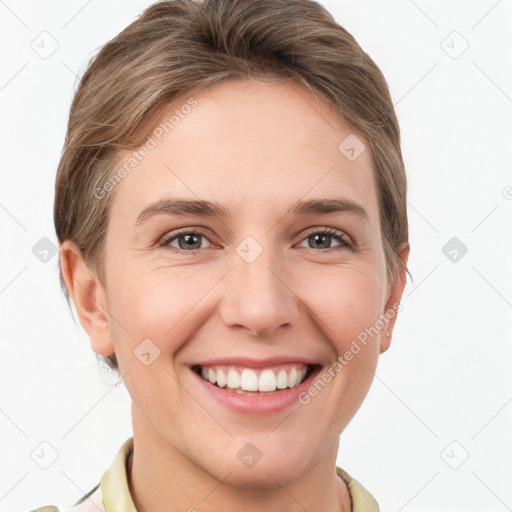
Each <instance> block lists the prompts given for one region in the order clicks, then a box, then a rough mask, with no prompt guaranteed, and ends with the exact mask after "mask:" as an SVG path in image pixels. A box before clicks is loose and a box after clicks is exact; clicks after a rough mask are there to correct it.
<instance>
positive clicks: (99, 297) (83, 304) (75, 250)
mask: <svg viewBox="0 0 512 512" xmlns="http://www.w3.org/2000/svg"><path fill="white" fill-rule="evenodd" d="M59 258H60V266H61V270H62V277H63V278H64V282H65V283H66V287H67V289H68V292H69V294H70V296H71V298H72V300H73V303H74V305H75V309H76V312H77V314H78V318H79V320H80V324H81V325H82V327H83V328H84V329H85V331H86V332H87V334H88V335H89V339H90V340H91V347H92V349H93V350H94V352H96V353H97V354H99V355H102V356H110V355H112V354H113V353H114V345H113V343H112V337H111V334H110V325H109V320H108V309H107V303H106V296H105V290H104V288H103V286H102V285H101V283H100V282H99V280H98V278H97V276H96V274H95V273H94V272H93V271H92V270H91V269H90V268H89V266H88V265H87V263H86V262H85V259H84V257H83V254H82V251H81V250H80V248H79V247H78V246H77V245H76V244H75V243H74V242H71V241H70V240H66V241H65V242H63V243H62V244H60V246H59Z"/></svg>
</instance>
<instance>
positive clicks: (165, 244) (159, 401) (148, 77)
mask: <svg viewBox="0 0 512 512" xmlns="http://www.w3.org/2000/svg"><path fill="white" fill-rule="evenodd" d="M54 218H55V225H56V231H57V235H58V238H59V242H60V248H59V255H60V263H61V278H62V282H63V284H64V286H65V290H66V292H67V293H68V297H69V298H71V299H72V300H73V303H74V305H75V307H76V311H77V314H78V316H79V319H80V322H81V324H82V326H83V327H84V329H85V330H86V331H87V333H88V335H89V338H90V341H91V347H92V349H93V350H94V351H95V352H96V354H98V355H99V356H101V357H102V358H104V360H105V361H106V362H107V364H108V365H109V366H110V367H111V368H112V369H113V370H114V371H115V372H118V373H119V374H120V375H121V376H122V378H123V381H124V383H125V385H126V387H127V390H128V392H129V393H130V396H131V399H132V423H133V438H130V439H128V440H127V441H126V442H125V443H124V444H123V446H122V447H121V448H120V450H119V452H118V454H117V456H116V458H115V460H114V461H113V463H112V466H111V467H110V468H109V469H108V470H107V471H106V472H105V473H104V475H103V477H102V478H101V481H100V482H99V483H98V485H97V486H96V487H95V488H94V489H92V490H91V491H90V492H89V493H88V494H87V495H86V496H84V497H83V498H82V499H81V500H80V501H79V502H78V503H77V504H75V506H74V507H73V508H72V510H73V511H89V510H91V511H92V510H98V509H99V510H104V511H106V512H117V511H121V510H122V511H124V512H127V511H137V512H148V511H151V512H159V511H164V510H166V511H168V510H188V511H195V510H197V511H200V512H204V511H213V510H224V511H231V510H251V511H263V510H265V511H268V510H272V511H273V510H275V511H290V512H292V511H298V510H310V511H312V510H325V511H332V512H335V511H336V512H338V511H343V512H348V511H354V512H362V511H378V510H379V508H378V505H377V502H376V500H375V499H374V497H373V496H372V495H371V493H370V492H369V491H368V490H366V489H365V488H364V487H363V485H362V484H360V483H359V482H358V481H357V480H355V479H354V478H352V477H351V476H350V475H349V474H348V473H347V472H346V471H344V470H343V469H341V468H339V467H336V456H337V449H338V443H339V436H340V434H341V432H342V431H343V430H344V428H345V427H346V425H347V424H348V422H349V421H350V420H351V419H352V417H353V416H354V414H355V413H356V411H357V410H358V408H359V407H360V405H361V403H362V401H363V400H364V397H365V396H366V394H367V392H368V389H369V387H370V384H371V381H372V378H373V375H374V373H373V372H374V370H375V368H376V365H377V361H378V356H379V354H381V353H383V352H384V351H385V350H387V348H388V347H389V344H390V340H391V334H392V330H393V327H394V324H395V321H396V313H397V311H398V309H399V303H400V298H401V295H402V292H403V289H404V286H405V282H406V272H407V268H406V265H407V259H408V254H409V244H408V227H407V212H406V178H405V171H404V165H403V161H402V156H401V150H400V135H399V126H398V122H397V119H396V116H395V113H394V109H393V104H392V101H391V99H390V95H389V91H388V88H387V85H386V82H385V79H384V77H383V76H382V74H381V72H380V71H379V69H378V68H377V66H376V65H375V63H374V62H373V61H372V60H371V59H370V57H369V56H368V55H367V54H366V53H364V52H363V50H362V49H361V48H360V47H359V45H358V44H357V42H356V41H355V40H354V39H353V37H352V36H351V35H350V34H348V33H347V31H346V30H344V29H343V28H342V27H340V26H339V25H338V24H337V23H336V22H335V21H334V19H333V18H332V17H331V16H330V14H329V13H328V12H327V11H326V10H325V9H324V8H323V7H321V6H320V5H318V4H316V3H314V2H312V1H310V0H286V1H285V0H282V1H281V0H206V1H204V2H194V1H191V0H169V1H165V2H160V3H156V4H154V5H153V6H151V7H150V8H148V9H147V10H146V11H145V12H144V13H143V14H142V16H141V17H140V18H139V19H138V20H136V21H135V22H134V23H132V24H131V25H130V26H129V27H127V28H126V29H125V30H124V31H123V32H121V33H120V34H119V35H118V36H117V37H115V38H114V39H113V40H112V41H110V42H109V43H108V44H107V45H105V46H104V47H103V48H102V50H101V51H100V52H99V54H98V56H97V57H96V58H95V59H94V60H93V62H92V63H91V64H90V66H89V68H88V70H87V71H86V73H85V75H84V77H83V78H82V81H81V83H80V86H79V88H78V90H77V93H76V96H75V99H74V102H73V105H72V107H71V114H70V118H69V126H68V132H67V138H66V141H65V147H64V151H63V154H62V158H61V162H60V165H59V169H58V175H57V182H56V197H55V211H54ZM43 509H45V510H51V508H48V507H47V508H44V507H43ZM43 509H39V510H43Z"/></svg>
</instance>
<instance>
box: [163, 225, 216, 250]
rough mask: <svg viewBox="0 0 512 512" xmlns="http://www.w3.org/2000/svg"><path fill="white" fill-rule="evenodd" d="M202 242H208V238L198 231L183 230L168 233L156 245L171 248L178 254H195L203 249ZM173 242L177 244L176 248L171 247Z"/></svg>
mask: <svg viewBox="0 0 512 512" xmlns="http://www.w3.org/2000/svg"><path fill="white" fill-rule="evenodd" d="M202 240H208V238H206V235H205V234H204V233H203V232H202V231H201V230H200V229H195V230H190V229H186V230H185V229H184V230H182V231H173V232H172V233H169V235H167V236H165V237H164V238H163V239H162V240H161V241H160V242H159V243H158V245H160V246H168V247H172V248H173V249H175V250H176V252H178V253H180V254H195V253H196V252H197V251H199V250H201V249H204V248H205V247H203V246H202V243H201V242H202ZM175 242H177V244H178V247H176V246H175V245H173V244H174V243H175Z"/></svg>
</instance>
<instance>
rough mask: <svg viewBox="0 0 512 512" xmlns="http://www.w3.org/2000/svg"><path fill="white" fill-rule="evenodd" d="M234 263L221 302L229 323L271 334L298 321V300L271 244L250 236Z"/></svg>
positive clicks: (228, 324) (263, 333)
mask: <svg viewBox="0 0 512 512" xmlns="http://www.w3.org/2000/svg"><path fill="white" fill-rule="evenodd" d="M230 263H231V266H232V268H233V270H232V271H231V272H230V276H229V279H228V283H227V284H226V285H227V286H228V288H229V289H228V290H227V291H226V294H225V295H224V297H223V301H222V306H221V315H222V319H223V321H224V323H225V324H226V325H227V326H229V327H233V326H238V327H239V328H241V327H244V328H246V329H248V330H250V331H251V332H252V333H253V334H255V335H259V336H269V337H270V336H272V335H273V334H274V333H275V332H276V331H278V330H279V331H280V329H279V328H280V327H282V326H285V325H289V324H293V323H295V321H296V319H297V318H298V305H297V300H296V297H295V295H294V294H293V292H292V291H291V290H290V288H289V287H288V286H287V285H286V273H285V272H284V271H283V268H282V259H281V258H279V257H278V256H276V255H275V254H274V253H273V249H272V247H271V245H267V246H265V247H263V246H262V245H261V244H259V243H258V241H257V240H256V239H254V238H253V237H247V238H246V239H244V240H243V241H242V242H241V243H240V244H239V245H238V247H236V250H235V252H234V253H233V259H232V261H231V262H230Z"/></svg>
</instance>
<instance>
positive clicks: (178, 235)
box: [158, 228, 354, 254]
mask: <svg viewBox="0 0 512 512" xmlns="http://www.w3.org/2000/svg"><path fill="white" fill-rule="evenodd" d="M305 236H306V238H303V240H307V242H308V245H309V248H310V249H315V248H319V249H321V250H322V249H323V250H328V249H337V250H342V249H350V250H353V249H354V247H353V245H352V243H351V242H350V240H349V239H348V237H347V235H345V233H343V232H342V231H338V230H337V229H332V228H311V229H309V230H308V231H306V233H305ZM205 240H207V241H209V239H208V238H207V237H206V234H205V232H204V231H203V230H201V229H198V228H193V229H191V228H187V229H182V230H180V231H173V232H172V233H169V234H168V235H166V236H164V237H163V238H162V239H161V241H160V242H158V245H159V246H161V247H172V248H173V249H174V250H175V252H177V253H179V254H196V253H197V252H199V251H201V250H202V249H205V248H207V247H205V246H203V243H202V242H204V241H205ZM333 240H336V241H338V246H335V247H330V245H331V243H332V241H333ZM210 243H211V242H210ZM174 244H177V246H176V245H174ZM315 245H316V246H317V247H315ZM320 252H323V251H320Z"/></svg>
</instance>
